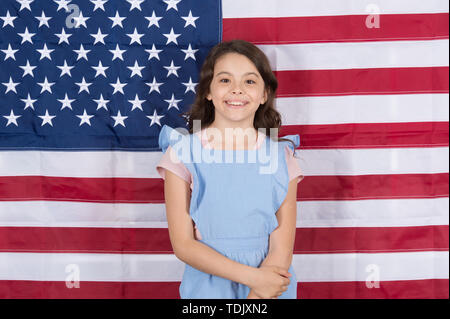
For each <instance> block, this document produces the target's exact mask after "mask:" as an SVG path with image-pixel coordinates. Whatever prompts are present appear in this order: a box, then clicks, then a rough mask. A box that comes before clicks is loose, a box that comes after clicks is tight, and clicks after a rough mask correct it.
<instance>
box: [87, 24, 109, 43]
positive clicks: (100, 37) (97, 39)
mask: <svg viewBox="0 0 450 319" xmlns="http://www.w3.org/2000/svg"><path fill="white" fill-rule="evenodd" d="M107 36H108V34H106V33H102V31H101V30H100V28H98V31H97V33H96V34H95V33H94V34H92V33H91V37H94V38H95V41H94V44H96V43H97V42H101V43H103V44H105V40H104V38H105V37H107Z"/></svg>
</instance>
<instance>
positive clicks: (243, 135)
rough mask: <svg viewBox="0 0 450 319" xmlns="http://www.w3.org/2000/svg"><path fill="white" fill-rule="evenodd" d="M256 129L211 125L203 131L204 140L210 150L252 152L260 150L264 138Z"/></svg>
mask: <svg viewBox="0 0 450 319" xmlns="http://www.w3.org/2000/svg"><path fill="white" fill-rule="evenodd" d="M262 135H263V134H260V133H259V132H258V130H256V129H255V128H254V127H251V128H246V129H244V128H240V127H238V128H226V129H225V128H222V129H220V128H218V127H215V126H214V125H210V126H208V127H206V128H204V129H203V130H202V138H203V139H204V140H205V143H207V144H208V145H209V147H210V148H213V149H218V150H219V149H220V150H250V149H256V148H258V146H259V144H260V143H261V139H262V138H263V136H262Z"/></svg>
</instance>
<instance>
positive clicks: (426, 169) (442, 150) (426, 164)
mask: <svg viewBox="0 0 450 319" xmlns="http://www.w3.org/2000/svg"><path fill="white" fill-rule="evenodd" d="M300 145H301V137H300ZM448 152H449V148H448V147H430V148H425V147H421V148H372V149H370V148H369V149H345V150H337V149H330V150H326V149H325V150H324V149H322V150H308V149H305V150H299V151H296V153H298V159H297V161H298V164H299V166H300V168H301V169H302V171H303V173H304V175H305V176H309V175H314V176H317V175H322V176H326V175H373V174H435V173H448V171H449V169H448V165H449V164H448V163H449V153H448Z"/></svg>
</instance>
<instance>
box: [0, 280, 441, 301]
mask: <svg viewBox="0 0 450 319" xmlns="http://www.w3.org/2000/svg"><path fill="white" fill-rule="evenodd" d="M179 285H180V282H90V281H82V282H80V288H71V289H69V288H67V287H66V284H65V282H62V281H26V280H1V281H0V298H2V299H6V298H8V299H179V298H180V295H179ZM406 298H408V299H448V298H449V280H448V279H423V280H403V281H381V282H380V285H379V288H368V287H367V286H366V283H365V282H361V281H347V282H299V283H297V299H406Z"/></svg>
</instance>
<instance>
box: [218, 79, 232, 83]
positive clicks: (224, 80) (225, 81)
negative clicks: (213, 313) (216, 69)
mask: <svg viewBox="0 0 450 319" xmlns="http://www.w3.org/2000/svg"><path fill="white" fill-rule="evenodd" d="M229 81H230V80H228V79H221V80H220V82H222V83H228V82H229Z"/></svg>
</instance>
